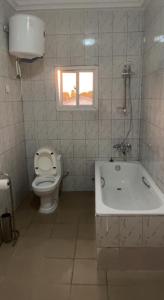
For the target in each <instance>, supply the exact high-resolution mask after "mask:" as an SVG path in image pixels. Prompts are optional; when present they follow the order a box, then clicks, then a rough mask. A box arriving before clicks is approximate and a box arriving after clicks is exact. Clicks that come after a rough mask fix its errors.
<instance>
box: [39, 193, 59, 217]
mask: <svg viewBox="0 0 164 300" xmlns="http://www.w3.org/2000/svg"><path fill="white" fill-rule="evenodd" d="M57 206H58V197H57V193H56V197H55V199H54V198H52V196H51V197H41V198H40V208H39V212H40V213H41V214H51V213H53V212H54V211H55V210H56V208H57Z"/></svg>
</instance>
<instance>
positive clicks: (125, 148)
mask: <svg viewBox="0 0 164 300" xmlns="http://www.w3.org/2000/svg"><path fill="white" fill-rule="evenodd" d="M113 148H114V149H116V150H117V151H118V152H119V153H122V154H123V155H124V157H125V156H126V155H127V154H128V153H129V152H130V151H131V150H132V145H131V144H126V143H124V142H122V143H118V144H115V145H114V146H113Z"/></svg>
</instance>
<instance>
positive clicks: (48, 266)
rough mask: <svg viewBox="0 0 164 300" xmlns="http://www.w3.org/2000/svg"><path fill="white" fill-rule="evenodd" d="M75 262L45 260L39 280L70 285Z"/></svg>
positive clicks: (69, 260) (68, 260)
mask: <svg viewBox="0 0 164 300" xmlns="http://www.w3.org/2000/svg"><path fill="white" fill-rule="evenodd" d="M72 272H73V260H71V259H52V258H49V259H48V258H45V259H43V261H42V263H41V271H40V274H39V278H40V280H41V281H45V283H50V284H70V283H71V279H72Z"/></svg>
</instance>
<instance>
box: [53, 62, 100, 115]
mask: <svg viewBox="0 0 164 300" xmlns="http://www.w3.org/2000/svg"><path fill="white" fill-rule="evenodd" d="M58 71H61V72H66V73H69V72H70V73H71V72H72V73H76V76H77V74H78V73H80V72H93V104H92V105H79V76H77V78H76V80H77V82H78V86H77V87H76V88H77V89H76V91H77V95H76V100H77V101H76V105H64V104H63V103H62V99H61V96H60V95H61V94H62V83H60V90H59V87H58V76H57V72H58ZM55 90H56V103H57V110H58V111H82V110H87V111H88V110H89V111H93V110H97V109H98V67H97V66H70V67H68V66H67V67H63V66H62V67H55Z"/></svg>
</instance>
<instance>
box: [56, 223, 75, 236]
mask: <svg viewBox="0 0 164 300" xmlns="http://www.w3.org/2000/svg"><path fill="white" fill-rule="evenodd" d="M76 236H77V226H76V225H74V224H55V225H54V227H53V230H52V235H51V237H53V238H56V239H75V238H76Z"/></svg>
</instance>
